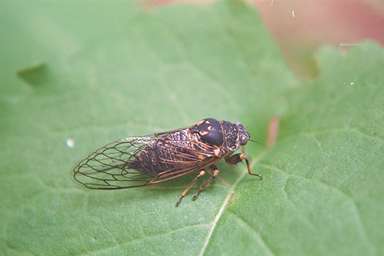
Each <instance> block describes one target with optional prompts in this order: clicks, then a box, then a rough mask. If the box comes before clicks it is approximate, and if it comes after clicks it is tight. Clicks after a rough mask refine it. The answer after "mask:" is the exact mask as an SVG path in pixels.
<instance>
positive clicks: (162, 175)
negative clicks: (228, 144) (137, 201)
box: [74, 131, 218, 189]
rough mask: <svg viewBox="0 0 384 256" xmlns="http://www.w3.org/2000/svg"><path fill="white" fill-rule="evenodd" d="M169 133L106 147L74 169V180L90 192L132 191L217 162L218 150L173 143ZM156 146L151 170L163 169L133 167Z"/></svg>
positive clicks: (178, 141)
mask: <svg viewBox="0 0 384 256" xmlns="http://www.w3.org/2000/svg"><path fill="white" fill-rule="evenodd" d="M171 132H172V131H171ZM171 132H169V133H171ZM169 133H166V132H165V133H162V134H160V135H159V134H156V135H148V136H142V137H133V138H127V139H122V140H118V141H115V142H113V143H110V144H107V145H106V146H104V147H101V148H99V149H98V150H96V151H95V152H94V153H92V154H90V155H89V156H88V157H87V158H85V159H83V160H82V161H81V162H80V163H79V164H78V165H77V166H76V167H75V168H74V178H75V180H76V181H78V182H79V183H81V184H83V185H84V186H85V187H87V188H91V189H123V188H132V187H140V186H145V185H149V184H155V183H160V182H164V181H168V180H172V179H175V178H178V177H181V176H184V175H187V174H189V173H191V172H193V171H196V170H201V169H204V168H205V167H207V166H208V165H209V164H212V163H213V162H215V161H217V160H218V159H217V158H216V157H215V156H214V150H215V149H217V147H215V146H209V145H207V144H204V143H201V142H196V141H180V140H172V139H169V138H167V137H166V135H167V134H169ZM155 144H156V152H161V154H159V156H158V159H157V162H156V166H152V167H153V168H156V167H159V166H161V170H152V172H144V171H143V170H139V169H136V168H134V167H132V166H136V164H137V161H138V159H137V156H138V155H140V153H141V152H142V151H145V150H148V149H150V148H151V147H152V146H153V145H155ZM140 161H141V160H140ZM151 164H152V163H151Z"/></svg>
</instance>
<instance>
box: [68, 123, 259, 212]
mask: <svg viewBox="0 0 384 256" xmlns="http://www.w3.org/2000/svg"><path fill="white" fill-rule="evenodd" d="M249 140H250V134H249V133H248V132H247V130H246V129H245V127H244V126H243V125H242V124H241V123H232V122H228V121H218V120H216V119H213V118H206V119H203V120H201V121H199V122H197V123H196V124H194V125H193V126H191V127H187V128H181V129H175V130H171V131H167V132H161V133H155V134H152V135H146V136H139V137H130V138H125V139H120V140H118V141H115V142H112V143H110V144H107V145H105V146H103V147H101V148H99V149H98V150H96V151H95V152H94V153H92V154H90V155H89V156H88V157H86V158H85V159H83V160H82V161H81V162H80V163H79V164H78V165H77V166H76V167H75V168H74V170H73V175H74V178H75V180H76V181H78V182H79V183H81V184H83V185H84V186H85V187H87V188H90V189H106V190H113V189H125V188H133V187H142V186H148V185H153V184H157V183H161V182H165V181H169V180H173V179H176V178H179V177H181V176H184V175H188V174H193V173H194V174H195V176H194V178H193V179H192V181H191V182H190V183H189V184H188V185H187V186H186V188H185V189H184V190H183V191H182V193H181V194H180V196H179V199H178V201H177V203H176V207H177V206H179V204H180V202H181V201H182V199H183V198H184V197H185V196H186V195H187V194H188V193H189V191H190V190H191V189H192V188H193V187H194V186H195V184H196V182H197V181H198V180H200V179H202V178H203V177H207V178H206V179H205V180H204V181H202V182H201V185H200V186H199V187H198V188H197V191H196V192H195V194H194V195H193V197H192V199H193V200H196V199H197V198H198V197H199V195H200V193H201V192H203V191H204V190H205V189H206V188H207V187H209V186H210V185H211V184H212V183H213V182H214V180H215V178H216V177H217V176H218V175H219V173H220V170H219V169H218V168H217V166H216V163H217V162H218V161H219V160H221V159H225V161H226V162H227V163H229V164H232V165H234V164H237V163H239V162H242V161H245V163H246V166H247V170H248V173H249V174H250V175H256V176H258V177H260V178H261V176H260V175H259V174H256V173H253V172H252V170H251V167H250V163H249V160H248V158H247V156H246V154H245V153H244V152H243V150H242V151H241V152H237V151H238V150H239V149H243V146H244V145H245V144H247V142H248V141H249ZM236 152H237V153H236Z"/></svg>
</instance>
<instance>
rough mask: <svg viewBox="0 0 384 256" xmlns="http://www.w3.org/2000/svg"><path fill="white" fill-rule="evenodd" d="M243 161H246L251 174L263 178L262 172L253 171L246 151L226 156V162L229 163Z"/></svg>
mask: <svg viewBox="0 0 384 256" xmlns="http://www.w3.org/2000/svg"><path fill="white" fill-rule="evenodd" d="M242 161H245V164H246V165H247V170H248V174H249V175H253V176H257V177H259V179H263V176H261V175H260V174H258V173H254V172H252V169H251V165H250V163H249V160H248V158H247V155H246V154H245V153H238V154H234V155H231V156H227V157H226V158H225V162H227V163H228V164H233V165H234V164H237V163H239V162H242Z"/></svg>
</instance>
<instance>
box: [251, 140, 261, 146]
mask: <svg viewBox="0 0 384 256" xmlns="http://www.w3.org/2000/svg"><path fill="white" fill-rule="evenodd" d="M249 141H251V142H254V143H257V144H259V145H260V146H264V144H263V143H261V142H260V141H257V140H254V139H249Z"/></svg>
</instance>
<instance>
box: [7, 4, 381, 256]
mask: <svg viewBox="0 0 384 256" xmlns="http://www.w3.org/2000/svg"><path fill="white" fill-rule="evenodd" d="M0 17H2V18H1V19H2V22H1V23H0V32H1V34H2V35H3V36H2V38H1V42H2V43H1V46H0V56H2V58H1V59H0V77H1V78H0V79H1V80H0V83H1V84H0V117H1V119H0V139H1V141H2V145H4V146H3V149H2V150H1V151H0V176H1V180H2V188H1V194H0V200H1V205H2V210H1V212H0V223H1V225H0V253H1V254H2V255H143V254H145V255H166V254H167V255H204V254H205V255H254V254H261V255H329V254H335V255H361V254H363V253H364V254H366V255H380V254H382V253H383V252H384V247H383V245H382V244H383V241H384V235H383V234H382V232H381V230H382V227H383V222H382V221H381V218H380V216H383V214H384V207H383V202H382V197H381V196H380V195H382V193H383V192H384V191H383V190H384V189H383V188H382V186H381V184H382V181H383V174H382V173H381V170H382V169H383V167H384V162H383V159H384V157H383V152H384V151H383V149H384V148H383V138H384V129H383V128H382V127H383V120H384V119H383V111H382V109H383V100H382V95H383V89H382V88H381V85H382V83H383V81H384V77H383V75H382V74H381V72H380V67H382V66H383V64H384V63H383V62H384V61H383V60H384V58H383V51H382V49H380V48H378V47H377V46H375V45H373V44H370V43H366V44H364V45H362V46H360V47H357V48H355V49H353V50H352V51H351V52H349V53H348V54H346V55H343V54H341V53H339V52H338V51H336V50H334V49H327V50H324V51H322V52H321V53H320V54H319V56H318V61H319V63H320V68H319V70H320V72H319V77H318V78H317V79H316V80H314V81H308V82H302V81H299V80H297V79H295V78H294V77H293V76H292V74H291V72H290V71H289V70H288V69H287V67H286V65H285V64H284V62H283V60H282V58H281V53H280V50H279V49H278V48H277V47H276V45H275V43H274V42H273V41H272V40H271V39H270V37H269V35H268V33H267V32H266V30H265V28H264V26H263V25H262V24H261V23H260V20H259V18H258V15H257V13H256V11H255V10H254V9H253V8H250V7H247V6H244V5H243V4H242V3H240V2H236V1H225V2H221V3H218V4H215V5H212V6H194V7H191V6H180V5H178V6H167V7H163V8H145V7H144V6H143V5H140V4H138V3H135V2H130V1H110V2H108V3H103V2H102V1H92V2H89V1H83V2H79V1H66V2H65V3H64V2H51V3H50V2H46V1H36V2H34V3H33V4H32V3H26V2H25V1H3V2H2V3H1V8H0ZM208 116H212V117H215V118H218V119H225V120H232V121H237V120H238V121H241V122H242V123H244V124H245V126H246V127H247V128H248V129H249V130H250V132H251V133H252V134H253V136H254V137H255V138H256V139H258V140H261V141H263V140H264V138H265V137H266V131H265V130H266V127H267V124H268V122H269V120H270V119H271V118H272V117H276V116H277V117H279V119H281V127H280V132H281V134H280V136H279V138H278V142H277V144H276V146H275V147H274V148H272V149H265V148H262V147H260V146H258V145H255V144H253V145H249V146H248V151H249V152H250V155H251V156H252V157H253V158H254V159H255V160H256V161H254V163H255V164H254V167H255V169H256V170H257V171H259V172H261V173H262V174H263V175H264V180H263V181H262V182H260V181H258V180H257V179H254V178H252V177H248V175H246V171H245V168H244V166H242V165H239V166H238V167H237V168H233V167H228V166H226V165H224V164H221V165H220V168H221V169H222V170H223V175H222V179H220V180H218V182H217V183H216V184H215V186H214V187H213V188H212V189H209V190H208V191H207V192H206V193H204V194H203V195H202V196H201V197H200V198H199V200H197V201H196V202H191V200H190V198H186V199H185V200H184V201H183V203H182V205H181V206H180V207H179V208H175V207H174V204H175V202H176V199H177V197H178V194H179V192H180V191H181V190H182V187H183V186H184V185H185V181H183V180H182V181H178V182H173V183H172V184H164V185H161V186H158V187H153V188H149V189H131V190H125V191H113V192H105V191H104V192H103V191H87V190H84V189H82V188H81V187H80V186H78V185H77V184H75V183H74V181H73V180H72V178H71V169H72V168H73V166H74V165H75V164H76V162H77V161H78V160H80V159H81V158H82V157H84V156H85V155H86V154H87V153H89V152H90V151H92V150H94V149H95V148H96V147H98V146H100V145H103V144H105V143H108V142H110V141H112V140H115V139H117V138H121V137H127V136H132V135H142V134H148V133H151V132H158V131H163V130H168V129H172V128H176V127H183V126H189V125H191V124H192V123H193V122H195V121H196V120H199V119H201V118H204V117H208Z"/></svg>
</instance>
